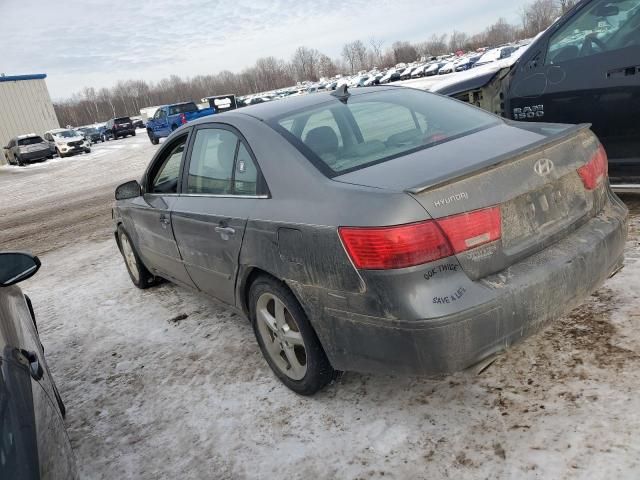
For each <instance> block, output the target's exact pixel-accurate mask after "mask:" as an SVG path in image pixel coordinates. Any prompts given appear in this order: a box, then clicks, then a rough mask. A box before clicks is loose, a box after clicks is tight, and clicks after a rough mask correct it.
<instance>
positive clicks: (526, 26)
mask: <svg viewBox="0 0 640 480" xmlns="http://www.w3.org/2000/svg"><path fill="white" fill-rule="evenodd" d="M558 14H559V11H558V7H557V6H556V4H555V1H554V0H534V1H533V2H532V3H530V4H529V5H527V6H525V7H523V8H522V11H521V13H520V18H521V19H522V29H523V31H524V33H525V35H527V36H533V35H535V34H537V33H538V32H541V31H542V30H544V29H546V28H547V27H548V26H549V25H551V23H552V22H553V21H554V20H555V18H556V17H557V16H558Z"/></svg>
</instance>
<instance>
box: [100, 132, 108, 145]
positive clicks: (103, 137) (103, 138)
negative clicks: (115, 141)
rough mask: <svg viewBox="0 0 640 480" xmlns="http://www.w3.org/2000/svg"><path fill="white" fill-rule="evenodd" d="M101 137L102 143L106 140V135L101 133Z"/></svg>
mask: <svg viewBox="0 0 640 480" xmlns="http://www.w3.org/2000/svg"><path fill="white" fill-rule="evenodd" d="M100 138H101V139H102V143H104V142H106V141H107V140H108V138H107V136H106V135H105V134H104V133H103V134H102V136H101V137H100Z"/></svg>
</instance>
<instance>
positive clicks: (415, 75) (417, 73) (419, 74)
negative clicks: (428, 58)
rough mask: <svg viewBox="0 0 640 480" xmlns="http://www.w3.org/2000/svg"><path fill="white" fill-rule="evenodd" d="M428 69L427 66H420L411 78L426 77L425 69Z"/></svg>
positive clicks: (412, 73)
mask: <svg viewBox="0 0 640 480" xmlns="http://www.w3.org/2000/svg"><path fill="white" fill-rule="evenodd" d="M426 67H427V66H426V65H420V66H419V67H418V68H416V69H415V70H414V71H413V72H411V78H418V77H421V76H422V75H424V69H425V68H426Z"/></svg>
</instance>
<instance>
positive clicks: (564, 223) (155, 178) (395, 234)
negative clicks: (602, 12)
mask: <svg viewBox="0 0 640 480" xmlns="http://www.w3.org/2000/svg"><path fill="white" fill-rule="evenodd" d="M113 216H114V219H115V225H114V227H115V236H116V241H117V243H118V246H119V248H120V251H121V252H122V255H123V257H124V260H125V264H126V266H127V269H128V271H129V274H130V276H131V279H132V281H133V283H134V284H135V285H136V286H137V287H139V288H147V287H150V286H152V285H155V284H156V283H157V282H158V281H159V280H160V279H167V280H169V281H171V282H174V283H176V284H178V285H183V286H186V287H190V288H192V289H195V290H198V291H201V292H203V293H205V294H207V295H210V296H212V297H215V298H217V299H219V300H221V301H223V302H226V303H228V304H229V305H232V306H233V307H236V308H237V309H239V310H241V311H242V312H244V314H246V315H247V316H248V317H249V318H250V320H251V322H252V324H253V328H254V331H255V335H256V339H257V341H258V344H259V346H260V349H261V350H262V353H263V354H264V357H265V359H266V361H267V362H268V364H269V366H270V367H271V368H272V369H273V371H274V372H275V374H276V375H277V376H278V378H279V379H280V380H281V381H282V382H283V383H284V384H285V385H286V386H287V387H289V388H291V389H292V390H294V391H295V392H298V393H300V394H312V393H314V392H316V391H317V390H319V389H320V388H322V387H323V386H325V385H326V384H327V383H328V382H330V381H331V380H332V379H333V378H334V376H335V373H336V371H340V370H351V371H359V372H376V373H379V372H385V373H408V374H441V373H448V372H454V371H458V370H461V369H464V368H466V367H469V366H471V365H473V364H475V363H477V362H479V361H482V360H483V359H485V358H487V357H489V356H491V355H493V354H495V353H496V352H499V351H501V350H504V349H505V348H507V347H508V346H509V345H511V344H513V343H515V342H517V341H519V340H521V339H523V338H524V337H526V336H527V335H529V334H531V333H533V332H535V331H538V330H540V329H541V328H542V327H543V326H544V325H545V324H546V323H547V322H549V321H551V320H553V319H555V318H558V317H559V316H561V315H562V314H563V313H565V312H567V311H568V310H569V309H571V308H573V307H575V306H576V305H578V304H579V303H580V302H581V301H582V300H583V299H584V298H585V297H587V296H588V295H589V294H590V293H591V292H593V291H594V289H596V288H597V287H598V286H599V285H600V284H601V283H602V282H603V281H604V280H605V279H606V278H607V277H609V276H610V275H612V274H613V273H615V272H616V271H617V270H618V269H619V268H620V267H621V266H622V262H623V247H624V243H625V239H626V231H627V226H626V218H627V209H626V208H625V206H624V205H623V204H622V203H621V202H620V200H619V199H618V198H617V197H616V196H615V195H614V194H613V193H612V192H611V189H610V187H609V182H608V177H607V156H606V153H605V151H604V149H603V148H602V146H601V145H600V143H599V142H598V139H597V138H596V137H595V136H594V135H593V133H592V132H591V131H590V130H589V126H588V125H578V126H571V125H559V124H546V123H517V122H512V121H507V120H504V119H502V118H499V117H497V116H495V115H492V114H489V113H487V112H484V111H482V110H479V109H477V108H475V107H472V106H469V105H466V104H463V103H461V102H458V101H456V100H451V99H448V98H444V97H441V96H438V95H434V94H430V93H426V92H423V91H418V90H413V89H407V88H398V87H374V88H359V89H357V91H354V92H349V91H347V90H346V88H340V89H339V90H337V91H336V92H333V93H331V94H330V93H318V94H314V95H307V96H301V97H296V98H290V99H286V100H281V101H277V102H269V103H264V104H260V105H256V106H252V107H247V108H244V109H241V110H237V111H233V112H227V113H224V114H220V115H215V116H210V117H206V118H203V119H201V120H199V121H195V122H192V123H189V124H187V125H185V126H183V127H181V128H179V129H178V130H176V131H175V132H174V133H173V134H172V135H171V136H170V137H169V138H168V139H167V141H166V142H165V143H164V144H163V145H162V146H161V148H160V149H159V150H158V152H157V153H156V155H155V156H154V158H153V159H152V161H151V163H150V164H149V167H148V168H147V170H146V173H145V174H144V176H143V177H142V180H141V182H137V181H132V182H128V183H126V184H123V185H121V186H119V187H118V189H117V190H116V203H115V207H114V210H113Z"/></svg>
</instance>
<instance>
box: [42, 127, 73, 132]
mask: <svg viewBox="0 0 640 480" xmlns="http://www.w3.org/2000/svg"><path fill="white" fill-rule="evenodd" d="M69 130H73V128H54V129H53V130H48V131H47V132H45V133H60V132H67V131H69Z"/></svg>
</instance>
